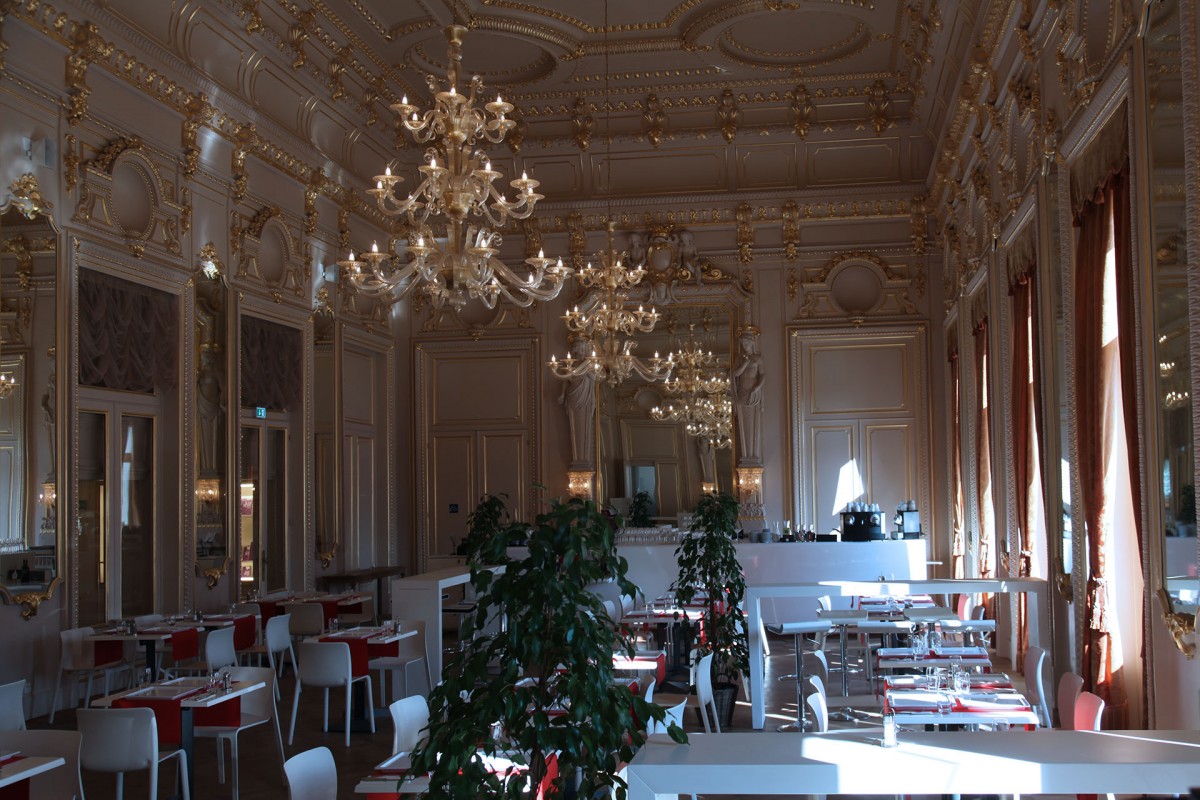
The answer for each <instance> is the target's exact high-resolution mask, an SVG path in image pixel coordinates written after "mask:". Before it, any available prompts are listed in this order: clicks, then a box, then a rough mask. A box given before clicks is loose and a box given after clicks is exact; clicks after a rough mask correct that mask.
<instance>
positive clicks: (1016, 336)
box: [1009, 262, 1046, 658]
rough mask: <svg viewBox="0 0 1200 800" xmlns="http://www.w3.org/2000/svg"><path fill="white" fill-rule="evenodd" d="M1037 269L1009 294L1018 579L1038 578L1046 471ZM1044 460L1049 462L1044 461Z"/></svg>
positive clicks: (1021, 644)
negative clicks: (1036, 499)
mask: <svg viewBox="0 0 1200 800" xmlns="http://www.w3.org/2000/svg"><path fill="white" fill-rule="evenodd" d="M1036 271H1037V265H1036V264H1035V263H1033V262H1030V263H1029V264H1028V266H1026V267H1025V268H1024V269H1022V270H1020V271H1019V272H1018V273H1017V274H1016V275H1015V276H1014V279H1013V283H1012V286H1011V287H1010V289H1009V295H1010V296H1011V297H1012V321H1013V323H1012V387H1013V390H1012V428H1013V473H1014V475H1015V478H1016V484H1017V486H1016V488H1017V492H1016V496H1015V498H1014V504H1015V506H1016V512H1017V524H1018V525H1019V526H1020V536H1021V553H1020V560H1019V562H1018V574H1019V575H1020V576H1021V577H1023V578H1026V577H1029V576H1030V575H1032V574H1033V554H1034V545H1035V543H1034V540H1033V539H1034V534H1035V532H1036V530H1037V525H1036V524H1035V522H1036V521H1035V520H1034V519H1033V518H1032V513H1031V509H1032V508H1033V506H1034V503H1033V496H1032V477H1033V470H1035V469H1041V467H1040V465H1039V464H1037V463H1035V460H1034V454H1035V452H1036V453H1041V452H1043V451H1042V448H1041V445H1040V442H1041V435H1040V431H1039V428H1038V426H1039V423H1040V421H1041V419H1042V416H1041V414H1042V409H1041V366H1040V353H1039V351H1038V346H1039V344H1040V341H1039V337H1038V318H1037V291H1036V281H1035V277H1036ZM1041 460H1044V459H1041ZM1041 478H1042V480H1040V481H1039V484H1040V486H1041V491H1042V507H1043V508H1045V487H1046V482H1045V473H1044V470H1042V472H1041ZM1028 646H1029V630H1028V609H1027V606H1026V597H1025V595H1023V594H1022V595H1019V596H1018V598H1017V658H1021V657H1022V656H1024V654H1025V650H1026V649H1027V648H1028Z"/></svg>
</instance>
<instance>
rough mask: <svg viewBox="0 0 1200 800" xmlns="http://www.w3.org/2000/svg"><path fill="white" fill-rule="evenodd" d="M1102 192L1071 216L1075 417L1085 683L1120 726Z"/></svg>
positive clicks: (1111, 364) (1106, 218) (1113, 357)
mask: <svg viewBox="0 0 1200 800" xmlns="http://www.w3.org/2000/svg"><path fill="white" fill-rule="evenodd" d="M1110 199H1111V193H1110V192H1109V191H1107V189H1105V190H1103V191H1101V192H1097V195H1096V196H1095V197H1094V198H1093V199H1092V200H1089V201H1088V202H1086V203H1085V204H1084V206H1083V208H1082V209H1081V210H1080V211H1079V213H1078V215H1077V216H1076V222H1075V224H1076V225H1077V227H1078V228H1079V233H1078V246H1077V248H1076V256H1075V308H1074V312H1075V314H1074V316H1075V342H1074V345H1075V415H1076V428H1077V435H1076V441H1077V451H1078V452H1077V458H1076V467H1077V468H1078V470H1079V483H1080V490H1081V493H1082V496H1081V497H1080V506H1081V510H1082V512H1083V520H1084V526H1085V531H1086V534H1087V543H1088V547H1087V550H1088V583H1087V596H1086V598H1085V604H1084V615H1085V624H1084V627H1085V632H1084V642H1083V652H1084V659H1083V661H1084V670H1083V671H1084V675H1083V679H1084V688H1086V689H1088V690H1090V691H1092V692H1094V693H1096V694H1098V695H1099V696H1100V697H1101V698H1103V699H1104V701H1105V704H1106V707H1107V710H1106V714H1105V716H1106V721H1107V723H1108V726H1109V727H1124V726H1125V724H1124V723H1125V720H1124V711H1125V708H1126V705H1125V692H1124V686H1123V680H1122V678H1121V676H1120V675H1119V674H1116V673H1114V672H1113V649H1114V644H1115V642H1114V636H1113V634H1114V633H1115V631H1116V620H1115V619H1110V617H1109V613H1108V608H1107V599H1108V585H1107V582H1108V571H1107V564H1106V558H1105V550H1106V546H1107V543H1108V537H1109V531H1108V527H1107V526H1108V513H1107V511H1108V509H1107V502H1108V498H1107V497H1106V495H1105V488H1104V485H1105V473H1106V468H1107V463H1108V457H1109V454H1110V453H1111V451H1112V441H1111V437H1112V433H1113V429H1112V426H1111V425H1109V424H1106V420H1110V419H1112V415H1113V414H1114V413H1116V412H1117V409H1115V408H1113V407H1112V399H1113V397H1112V391H1111V388H1112V386H1113V381H1114V380H1116V379H1117V369H1118V367H1119V359H1118V353H1117V346H1113V345H1109V346H1107V347H1105V346H1103V317H1104V260H1105V253H1106V250H1107V248H1108V241H1109V239H1108V232H1109V225H1110V218H1111V209H1112V206H1111V205H1110V203H1109V202H1107V201H1109V200H1110Z"/></svg>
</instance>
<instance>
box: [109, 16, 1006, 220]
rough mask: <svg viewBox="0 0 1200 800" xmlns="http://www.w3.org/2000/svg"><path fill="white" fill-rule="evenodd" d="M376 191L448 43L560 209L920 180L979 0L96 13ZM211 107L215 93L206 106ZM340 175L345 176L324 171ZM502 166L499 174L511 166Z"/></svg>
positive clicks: (441, 66)
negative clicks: (405, 109) (398, 109)
mask: <svg viewBox="0 0 1200 800" xmlns="http://www.w3.org/2000/svg"><path fill="white" fill-rule="evenodd" d="M99 5H100V6H101V7H103V8H104V9H105V10H107V11H109V12H112V13H113V14H115V15H116V16H117V17H119V18H120V19H121V20H122V21H124V22H126V23H128V24H129V25H130V26H131V27H132V28H133V29H135V30H136V31H137V32H138V33H140V34H142V35H145V36H146V37H147V38H149V39H150V40H151V41H152V42H153V43H154V44H157V45H160V46H162V47H164V48H166V49H167V50H168V51H171V52H172V53H174V54H175V55H177V56H179V57H180V58H181V59H183V60H184V61H185V62H187V63H188V64H190V65H191V66H192V67H194V68H196V69H198V70H199V71H200V72H201V73H202V74H203V75H204V76H206V78H207V79H209V80H211V81H212V83H213V88H212V91H211V94H212V95H214V96H219V95H222V94H224V93H226V92H228V93H232V95H234V96H236V97H238V98H239V99H241V100H243V101H245V102H247V103H249V104H252V105H253V106H254V107H255V108H256V109H257V110H258V111H259V113H261V114H263V115H264V116H265V117H267V118H268V119H269V120H271V121H272V122H273V123H275V124H277V125H278V126H280V128H282V129H284V130H286V131H288V132H289V133H292V134H295V135H297V136H299V137H301V138H302V139H304V140H306V141H308V142H309V143H310V144H312V145H313V146H315V147H316V148H317V149H318V150H320V151H321V152H323V153H325V154H326V155H328V157H329V159H330V162H331V169H330V170H329V171H330V172H335V173H338V174H337V178H338V179H341V180H345V179H350V180H351V181H353V180H354V179H357V180H360V181H363V182H364V183H365V182H366V181H367V180H369V178H370V176H371V175H373V174H375V173H377V172H379V171H380V167H381V165H382V164H384V163H386V162H387V161H388V160H391V159H399V160H401V161H404V160H415V159H416V158H417V157H418V156H419V152H418V151H417V150H416V148H414V147H412V146H411V143H409V144H408V146H407V148H404V146H403V143H398V142H397V139H400V138H403V137H398V136H397V134H396V131H395V128H394V125H393V115H392V112H391V111H390V110H389V109H388V108H387V105H388V104H389V103H391V102H395V101H396V100H399V99H400V96H401V95H405V94H407V95H408V96H409V98H410V99H413V100H414V102H418V103H420V104H422V105H426V104H427V102H428V100H427V98H428V94H429V93H428V88H427V86H426V76H427V75H433V76H436V77H437V78H438V79H439V80H441V79H444V75H445V72H446V62H447V55H446V44H445V38H444V35H443V29H444V28H445V26H447V25H449V24H451V23H460V24H464V25H466V26H467V27H468V28H469V29H470V31H471V32H470V33H469V34H468V36H467V38H466V40H465V43H464V47H463V53H464V57H463V63H464V67H465V70H466V71H467V73H468V74H479V75H480V76H481V77H482V78H483V80H484V82H485V84H486V85H487V87H488V91H489V93H491V92H495V91H500V92H502V93H503V94H504V96H505V99H506V100H511V101H512V102H514V103H515V104H516V105H517V108H518V109H519V112H520V118H521V120H522V124H521V125H520V126H519V127H518V129H517V131H516V136H515V141H514V142H513V143H512V148H511V149H512V151H513V152H512V153H505V155H506V156H508V157H509V158H511V159H513V160H515V159H517V158H520V159H521V160H522V162H523V163H522V166H528V167H529V168H530V169H531V171H532V172H534V173H535V174H536V177H538V178H540V179H541V180H542V181H543V187H544V190H545V194H546V195H547V197H548V198H550V199H551V200H552V201H565V202H586V201H589V200H599V199H609V198H647V197H650V196H654V197H659V196H664V195H666V196H671V195H680V194H686V195H691V196H694V197H703V196H705V195H716V194H725V193H728V192H730V191H736V192H740V193H747V192H750V193H753V192H780V191H797V190H805V189H821V190H825V191H833V192H835V193H836V192H837V191H839V190H841V191H843V192H844V191H845V190H847V189H849V188H851V187H864V186H874V187H890V188H891V189H893V190H895V189H899V188H900V187H905V188H904V190H903V191H904V193H907V194H908V195H910V196H911V194H912V193H913V191H912V190H913V189H914V184H915V185H918V186H920V185H924V184H925V183H926V182H927V181H928V180H929V174H930V165H931V163H932V159H933V155H934V152H935V145H936V143H937V142H938V140H939V139H940V137H941V135H942V128H943V126H944V120H945V117H946V109H947V107H948V106H949V105H950V103H951V98H952V97H953V95H954V92H955V89H956V87H957V85H958V83H959V80H960V72H961V71H962V68H963V63H964V60H965V56H966V51H967V49H968V46H969V43H970V41H971V39H972V34H973V31H974V29H975V27H976V26H977V24H978V22H979V17H980V15H982V14H983V13H984V10H985V9H986V8H987V7H988V6H989V5H990V3H989V2H987V0H980V2H970V3H947V2H945V0H794V1H793V2H784V1H783V0H677V1H676V2H662V1H661V0H660V1H659V2H646V1H645V0H640V1H639V0H608V2H607V3H602V2H598V1H597V0H587V2H572V3H565V2H562V1H561V0H405V1H404V2H397V1H396V0H300V1H299V2H296V1H295V0H191V2H176V3H144V2H142V0H105V1H104V2H102V3H99ZM218 101H219V97H214V103H216V102H218ZM334 165H336V167H337V168H333V167H334ZM500 168H501V169H506V168H507V166H506V165H504V164H501V165H500Z"/></svg>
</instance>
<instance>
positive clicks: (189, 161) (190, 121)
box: [180, 93, 215, 180]
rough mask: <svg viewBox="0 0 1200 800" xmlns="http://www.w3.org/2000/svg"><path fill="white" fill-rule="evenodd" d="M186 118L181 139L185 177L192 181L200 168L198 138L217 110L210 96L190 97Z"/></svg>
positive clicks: (198, 95) (186, 106)
mask: <svg viewBox="0 0 1200 800" xmlns="http://www.w3.org/2000/svg"><path fill="white" fill-rule="evenodd" d="M184 111H185V112H186V116H185V117H184V118H183V123H182V127H183V130H182V132H181V134H180V139H181V140H182V144H183V175H184V177H185V178H187V179H188V180H191V179H192V178H193V177H194V176H195V175H196V170H198V169H199V168H200V148H199V146H197V144H196V136H197V134H198V133H199V131H200V128H201V127H202V126H204V125H206V124H208V123H209V122H210V121H212V118H213V114H214V113H215V110H214V109H213V107H212V105H211V104H210V103H209V102H208V95H206V94H203V93H198V94H194V95H191V96H189V97H188V99H187V101H186V102H185V103H184Z"/></svg>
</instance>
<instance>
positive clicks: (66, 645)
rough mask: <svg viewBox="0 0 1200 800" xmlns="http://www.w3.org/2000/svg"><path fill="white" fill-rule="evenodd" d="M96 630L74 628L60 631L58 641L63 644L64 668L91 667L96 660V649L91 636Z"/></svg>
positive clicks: (62, 657)
mask: <svg viewBox="0 0 1200 800" xmlns="http://www.w3.org/2000/svg"><path fill="white" fill-rule="evenodd" d="M93 633H95V631H94V630H93V629H91V628H72V629H69V630H65V631H59V632H58V641H59V644H60V645H61V646H62V655H61V659H62V668H63V669H91V668H92V667H93V666H94V665H95V662H96V650H95V646H94V643H93V642H92V641H90V639H89V638H88V637H90V636H91V635H92V634H93Z"/></svg>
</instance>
